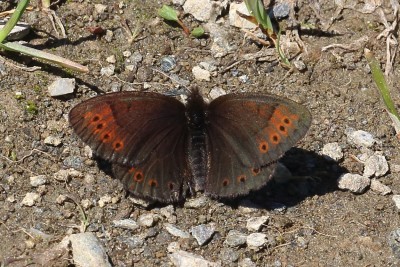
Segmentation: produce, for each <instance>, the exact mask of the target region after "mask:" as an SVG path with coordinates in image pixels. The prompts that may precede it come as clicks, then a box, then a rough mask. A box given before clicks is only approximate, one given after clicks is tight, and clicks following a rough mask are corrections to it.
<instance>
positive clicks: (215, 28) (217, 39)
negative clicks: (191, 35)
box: [204, 23, 236, 58]
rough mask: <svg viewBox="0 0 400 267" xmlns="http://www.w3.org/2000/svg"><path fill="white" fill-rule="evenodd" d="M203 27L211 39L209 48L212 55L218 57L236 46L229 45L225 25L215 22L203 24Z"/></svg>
mask: <svg viewBox="0 0 400 267" xmlns="http://www.w3.org/2000/svg"><path fill="white" fill-rule="evenodd" d="M204 28H205V29H207V32H209V33H210V37H211V39H212V41H213V42H212V44H211V48H210V50H211V54H212V55H213V57H216V58H220V57H223V56H226V55H227V54H228V53H229V52H230V51H232V50H234V49H235V48H236V47H235V46H231V42H230V41H229V36H228V32H227V30H226V28H225V27H222V26H220V25H218V24H216V23H207V24H206V25H204Z"/></svg>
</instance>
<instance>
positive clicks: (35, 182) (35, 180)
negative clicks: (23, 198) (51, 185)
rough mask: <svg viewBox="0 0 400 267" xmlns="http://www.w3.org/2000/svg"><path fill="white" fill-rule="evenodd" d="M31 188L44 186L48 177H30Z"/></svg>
mask: <svg viewBox="0 0 400 267" xmlns="http://www.w3.org/2000/svg"><path fill="white" fill-rule="evenodd" d="M29 180H30V183H31V186H33V187H38V186H40V185H44V184H45V183H46V182H47V178H46V175H37V176H32V177H29Z"/></svg>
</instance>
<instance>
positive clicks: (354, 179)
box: [338, 173, 371, 194]
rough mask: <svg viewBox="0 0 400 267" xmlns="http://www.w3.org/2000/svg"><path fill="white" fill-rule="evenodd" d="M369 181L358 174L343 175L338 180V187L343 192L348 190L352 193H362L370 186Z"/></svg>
mask: <svg viewBox="0 0 400 267" xmlns="http://www.w3.org/2000/svg"><path fill="white" fill-rule="evenodd" d="M370 183H371V180H370V179H369V178H368V177H364V176H361V175H359V174H352V173H345V174H343V175H341V176H340V177H339V179H338V187H339V188H340V189H344V190H350V191H351V192H353V193H358V194H360V193H363V192H364V191H365V190H366V189H367V188H368V186H369V185H370Z"/></svg>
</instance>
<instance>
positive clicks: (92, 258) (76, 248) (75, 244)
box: [67, 232, 111, 267]
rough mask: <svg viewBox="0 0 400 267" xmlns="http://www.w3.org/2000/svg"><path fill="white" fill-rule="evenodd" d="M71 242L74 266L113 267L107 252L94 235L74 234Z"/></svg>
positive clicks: (70, 237)
mask: <svg viewBox="0 0 400 267" xmlns="http://www.w3.org/2000/svg"><path fill="white" fill-rule="evenodd" d="M67 238H68V239H69V240H70V241H71V247H72V255H73V260H74V264H75V265H76V266H81V267H91V266H99V267H111V264H110V262H109V261H108V256H107V254H106V250H105V249H104V247H103V246H102V244H101V242H100V241H99V240H98V239H97V237H96V236H95V235H94V234H93V233H90V232H88V233H80V234H73V235H70V236H69V237H67Z"/></svg>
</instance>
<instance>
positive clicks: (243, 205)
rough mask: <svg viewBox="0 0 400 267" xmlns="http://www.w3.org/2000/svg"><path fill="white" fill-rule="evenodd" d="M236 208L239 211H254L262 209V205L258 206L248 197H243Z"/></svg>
mask: <svg viewBox="0 0 400 267" xmlns="http://www.w3.org/2000/svg"><path fill="white" fill-rule="evenodd" d="M238 209H239V211H240V212H241V213H256V212H258V211H259V210H260V209H262V207H260V206H259V205H257V204H255V203H253V202H251V201H250V200H248V199H244V200H242V201H241V202H240V203H239V207H238Z"/></svg>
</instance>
